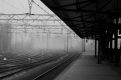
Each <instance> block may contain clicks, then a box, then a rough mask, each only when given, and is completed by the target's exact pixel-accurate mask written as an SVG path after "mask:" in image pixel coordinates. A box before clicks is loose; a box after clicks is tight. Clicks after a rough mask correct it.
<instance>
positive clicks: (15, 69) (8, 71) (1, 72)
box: [0, 55, 63, 80]
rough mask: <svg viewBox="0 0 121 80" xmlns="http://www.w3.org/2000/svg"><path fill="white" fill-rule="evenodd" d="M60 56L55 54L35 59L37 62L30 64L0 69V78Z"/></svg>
mask: <svg viewBox="0 0 121 80" xmlns="http://www.w3.org/2000/svg"><path fill="white" fill-rule="evenodd" d="M62 56H63V55H56V56H52V57H49V58H47V59H44V60H40V61H37V62H34V63H30V64H26V65H20V66H14V67H10V68H7V69H3V70H0V80H2V79H4V78H6V77H10V76H12V75H14V74H17V73H20V72H22V71H25V70H29V69H32V68H34V67H36V66H39V65H43V64H46V63H49V62H52V61H56V60H57V59H59V58H60V57H62Z"/></svg>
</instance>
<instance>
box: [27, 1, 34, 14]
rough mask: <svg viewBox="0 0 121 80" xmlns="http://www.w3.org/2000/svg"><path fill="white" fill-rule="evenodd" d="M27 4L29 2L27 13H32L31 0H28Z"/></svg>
mask: <svg viewBox="0 0 121 80" xmlns="http://www.w3.org/2000/svg"><path fill="white" fill-rule="evenodd" d="M28 4H29V14H30V15H31V14H32V5H33V0H28Z"/></svg>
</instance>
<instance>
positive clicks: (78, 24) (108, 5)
mask: <svg viewBox="0 0 121 80" xmlns="http://www.w3.org/2000/svg"><path fill="white" fill-rule="evenodd" d="M41 1H42V2H43V3H44V4H46V5H47V6H48V7H49V8H50V9H51V10H52V11H53V12H54V13H56V14H57V15H58V16H59V17H60V18H61V19H62V20H63V21H64V22H65V23H66V24H67V25H68V26H69V27H70V28H71V29H73V30H74V31H75V32H76V33H77V34H78V35H79V36H80V37H82V38H84V37H88V38H94V37H95V35H96V36H99V35H100V34H103V33H105V32H106V31H107V30H113V29H114V28H115V23H114V20H115V19H118V18H119V17H120V15H121V14H120V13H121V10H120V9H121V5H120V3H121V0H41Z"/></svg>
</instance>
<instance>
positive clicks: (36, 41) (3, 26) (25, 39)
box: [0, 22, 82, 56]
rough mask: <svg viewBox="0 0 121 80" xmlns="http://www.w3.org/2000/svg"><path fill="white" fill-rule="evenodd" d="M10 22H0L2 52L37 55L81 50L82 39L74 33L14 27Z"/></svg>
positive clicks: (0, 46)
mask: <svg viewBox="0 0 121 80" xmlns="http://www.w3.org/2000/svg"><path fill="white" fill-rule="evenodd" d="M13 27H16V26H13V25H12V24H10V23H7V22H4V23H0V53H1V54H15V55H31V56H32V55H37V54H47V53H48V54H49V53H71V52H75V51H76V52H79V53H80V52H81V51H82V45H81V41H82V39H81V38H79V37H78V36H77V35H76V36H74V34H66V33H61V34H52V33H49V32H43V33H42V32H41V31H40V30H36V29H28V30H27V29H26V30H25V29H12V28H13Z"/></svg>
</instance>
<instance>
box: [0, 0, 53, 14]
mask: <svg viewBox="0 0 121 80" xmlns="http://www.w3.org/2000/svg"><path fill="white" fill-rule="evenodd" d="M34 1H35V2H36V3H37V4H38V5H39V6H41V7H42V8H44V9H45V10H47V12H49V13H50V14H52V13H53V12H52V11H51V10H50V9H48V8H47V7H46V6H45V5H44V4H43V3H42V2H41V1H40V0H34ZM28 12H29V4H28V0H0V13H4V14H6V13H7V14H19V13H28ZM32 13H33V14H34V13H38V14H40V13H41V14H45V12H44V11H43V10H41V9H40V8H39V7H38V6H37V5H35V4H33V7H32Z"/></svg>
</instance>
